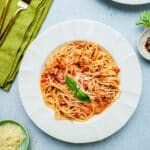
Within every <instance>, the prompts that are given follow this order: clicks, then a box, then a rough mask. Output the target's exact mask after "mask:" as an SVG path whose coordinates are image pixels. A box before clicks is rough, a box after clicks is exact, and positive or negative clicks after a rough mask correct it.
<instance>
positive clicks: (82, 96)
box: [75, 89, 90, 102]
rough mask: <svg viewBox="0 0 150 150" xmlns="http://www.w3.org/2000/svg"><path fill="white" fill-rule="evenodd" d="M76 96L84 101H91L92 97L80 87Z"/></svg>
mask: <svg viewBox="0 0 150 150" xmlns="http://www.w3.org/2000/svg"><path fill="white" fill-rule="evenodd" d="M75 96H76V97H77V98H78V99H79V100H81V101H83V102H90V97H89V96H88V94H86V93H84V92H83V91H81V90H80V89H78V90H77V91H76V93H75Z"/></svg>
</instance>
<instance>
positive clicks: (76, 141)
mask: <svg viewBox="0 0 150 150" xmlns="http://www.w3.org/2000/svg"><path fill="white" fill-rule="evenodd" d="M74 22H87V23H95V24H101V25H104V26H106V27H107V28H109V29H110V30H112V31H114V32H116V33H117V34H118V35H120V36H121V37H122V35H121V34H120V33H119V32H117V31H116V30H114V29H113V28H111V27H110V26H108V25H106V24H103V23H100V22H98V21H93V20H87V19H75V20H69V21H65V22H62V23H58V24H56V25H53V26H51V27H49V28H48V29H47V30H46V31H45V32H43V33H42V34H41V35H40V36H39V37H38V38H37V39H36V40H35V41H38V40H40V39H41V38H42V37H44V36H45V35H46V34H47V32H48V31H50V30H53V29H54V28H55V27H57V26H59V25H65V24H68V23H74ZM122 38H123V37H122ZM123 39H124V38H123ZM124 40H125V39H124ZM35 41H34V42H35ZM34 42H33V43H32V44H34ZM126 42H127V43H128V45H130V43H129V42H128V41H127V40H126ZM32 44H31V45H30V46H29V48H28V49H30V47H31V46H32ZM132 52H133V54H134V56H135V57H136V59H137V56H136V55H135V52H134V51H132ZM27 54H28V53H27ZM27 54H25V56H24V57H26V55H27ZM23 62H24V59H23V61H22V64H21V68H22V66H23ZM137 62H138V59H137ZM138 65H139V62H138ZM138 67H139V79H140V81H139V93H138V94H139V96H138V99H137V103H136V107H137V105H138V103H139V100H140V96H141V91H142V90H141V88H142V80H141V79H142V74H141V68H140V65H139V66H138ZM21 72H22V69H20V71H19V77H18V80H19V82H18V85H19V93H20V97H21V100H22V104H23V106H24V108H25V110H26V112H27V114H28V116H29V117H30V119H31V120H32V121H33V122H34V123H35V124H36V125H37V126H38V127H39V128H40V129H41V127H40V126H39V125H38V123H37V122H36V121H34V120H33V118H32V116H30V114H29V111H28V110H27V107H26V106H25V104H24V101H23V93H22V91H21V88H20V87H21V84H22V83H21V81H22V80H21ZM136 107H135V108H134V111H135V109H136ZM134 111H133V112H132V114H130V116H128V119H127V120H126V122H125V123H124V124H123V125H121V126H120V127H119V128H118V129H117V130H116V131H113V132H111V133H108V135H107V136H106V137H109V136H110V135H112V134H114V133H115V132H117V131H118V130H120V129H121V128H122V127H123V126H124V125H125V124H126V123H127V122H128V120H129V119H130V118H131V116H132V115H133V113H134ZM41 130H43V131H44V132H46V133H47V131H45V130H44V129H41ZM47 134H48V135H50V136H52V137H54V138H56V139H59V140H61V141H64V142H69V143H91V142H96V141H99V140H103V139H105V138H106V137H103V138H102V137H101V138H96V139H92V140H91V139H90V140H84V139H83V141H78V140H73V139H62V138H60V137H58V136H55V135H52V134H50V133H47Z"/></svg>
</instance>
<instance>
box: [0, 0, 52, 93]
mask: <svg viewBox="0 0 150 150" xmlns="http://www.w3.org/2000/svg"><path fill="white" fill-rule="evenodd" d="M5 1H6V0H0V16H1V14H2V10H3V7H4V5H5ZM17 2H18V0H11V3H10V6H9V10H8V14H7V17H6V20H5V24H4V28H5V27H6V25H7V23H8V21H9V20H10V18H11V16H12V14H13V13H14V12H15V10H16V9H17ZM51 4H52V0H31V3H30V5H29V8H28V9H27V10H25V11H22V12H21V13H20V14H19V16H18V18H17V20H16V21H15V23H14V25H13V27H12V28H11V31H10V32H9V34H8V36H7V38H6V39H5V41H4V43H3V45H1V46H0V88H2V89H3V90H6V91H8V90H9V89H10V87H11V85H12V83H13V81H14V79H15V76H16V74H17V72H18V69H19V65H20V61H21V59H22V57H23V55H24V52H25V50H26V48H27V47H28V45H29V44H30V43H31V42H32V40H33V39H34V38H35V37H36V35H37V33H38V31H39V29H40V27H41V25H42V23H43V21H44V18H45V17H46V15H47V13H48V11H49V8H50V6H51ZM33 57H34V56H33Z"/></svg>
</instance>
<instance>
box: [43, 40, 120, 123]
mask: <svg viewBox="0 0 150 150" xmlns="http://www.w3.org/2000/svg"><path fill="white" fill-rule="evenodd" d="M119 72H120V70H119V68H118V66H117V64H116V63H115V61H114V59H113V58H112V56H111V55H110V54H109V53H108V52H107V51H106V50H105V49H104V48H102V47H101V46H99V45H97V44H96V43H94V42H87V41H73V42H68V43H66V44H64V45H63V46H61V47H59V48H58V49H57V50H56V51H55V52H54V53H53V54H52V55H51V56H50V57H49V58H48V60H47V63H46V66H45V67H44V69H43V71H42V74H41V80H40V85H41V91H42V94H43V99H44V102H45V103H46V105H47V106H48V107H50V108H52V109H53V110H54V112H55V117H56V118H57V119H67V120H73V121H86V120H88V119H89V118H91V117H92V116H94V115H96V114H100V113H101V112H103V111H104V110H105V109H106V108H107V107H108V106H109V105H110V104H111V103H112V102H114V101H115V100H116V99H117V97H118V95H119V93H120V89H119V84H120V79H119ZM67 75H69V76H71V77H72V78H73V79H74V80H75V81H76V82H77V83H78V86H79V87H80V88H81V89H82V90H83V91H84V92H86V93H87V94H88V96H89V97H90V102H83V101H80V100H79V99H78V98H76V97H75V96H74V94H73V92H72V91H71V90H70V89H69V88H68V87H67V85H66V82H65V77H66V76H67Z"/></svg>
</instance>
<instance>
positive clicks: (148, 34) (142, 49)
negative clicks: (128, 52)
mask: <svg viewBox="0 0 150 150" xmlns="http://www.w3.org/2000/svg"><path fill="white" fill-rule="evenodd" d="M148 37H150V28H146V29H145V30H144V32H143V33H142V34H141V36H140V38H139V40H138V42H137V48H138V50H139V53H140V54H141V55H142V57H144V58H145V59H147V60H149V61H150V52H148V51H147V49H146V48H145V43H146V41H147V38H148Z"/></svg>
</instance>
